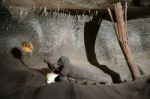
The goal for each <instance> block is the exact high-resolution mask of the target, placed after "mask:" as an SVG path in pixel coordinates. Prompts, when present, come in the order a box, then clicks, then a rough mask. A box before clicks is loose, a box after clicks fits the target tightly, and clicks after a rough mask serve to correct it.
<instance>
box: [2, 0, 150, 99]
mask: <svg viewBox="0 0 150 99" xmlns="http://www.w3.org/2000/svg"><path fill="white" fill-rule="evenodd" d="M6 1H7V0H6ZM0 12H1V13H2V14H1V16H0V23H1V24H0V49H1V51H0V60H1V61H0V78H1V80H0V88H1V89H0V99H9V98H11V99H21V98H23V99H24V98H25V99H27V96H28V99H33V98H36V99H47V98H49V97H51V98H52V99H61V98H62V99H63V98H64V99H70V98H75V99H84V98H85V99H98V98H99V97H101V98H102V99H108V98H110V97H111V98H112V97H113V98H115V99H120V97H121V98H122V97H124V98H130V99H132V98H135V97H137V99H149V98H150V85H149V84H150V83H149V76H147V75H150V68H149V66H150V62H149V61H150V51H149V49H150V44H149V43H150V40H149V39H150V32H149V27H150V18H149V17H147V18H145V17H144V18H136V19H131V20H129V21H128V39H129V44H130V47H131V49H132V52H133V54H134V56H135V60H136V62H137V64H138V66H139V67H140V68H141V69H142V70H143V72H144V75H145V76H147V77H145V78H143V79H142V80H137V81H135V82H129V83H123V84H115V85H111V86H106V85H96V86H93V85H82V84H80V83H74V82H71V83H70V82H60V83H56V84H50V85H46V83H45V80H46V78H45V76H43V75H42V74H40V73H39V72H37V71H35V70H29V69H27V68H26V67H25V65H23V64H22V62H21V61H20V60H19V59H16V58H14V56H13V55H12V53H11V51H12V49H13V48H15V47H17V48H18V49H20V44H21V42H22V41H31V42H32V43H33V46H34V51H35V52H38V53H39V54H40V55H42V56H44V57H45V58H47V59H48V60H49V61H50V62H51V63H55V62H57V60H58V59H59V57H61V56H67V57H69V59H70V60H71V63H72V64H73V65H74V66H77V67H79V68H82V69H83V70H85V71H87V70H88V71H89V72H91V73H93V75H99V76H100V77H101V78H102V79H105V80H107V81H109V82H110V83H112V82H113V81H112V79H115V78H112V77H114V76H112V75H113V74H117V75H119V76H120V78H121V80H122V81H123V82H124V81H131V73H130V71H129V69H128V66H127V64H126V61H125V59H124V56H123V54H122V52H121V50H120V47H119V45H118V43H117V39H116V35H115V32H114V29H113V26H112V23H111V22H110V21H109V20H104V19H103V20H102V21H101V18H99V17H93V16H92V15H76V16H75V15H68V14H64V13H59V14H58V13H57V12H51V13H49V14H48V15H45V14H43V15H41V14H38V13H36V14H35V13H34V11H33V10H32V11H30V10H29V9H27V8H24V7H16V6H11V7H10V8H9V9H7V8H1V9H0ZM26 12H27V13H26ZM21 52H22V60H23V61H24V63H25V64H26V65H27V66H28V67H30V68H33V69H42V68H48V67H47V65H46V64H45V63H44V62H43V60H42V59H41V58H40V57H39V56H38V55H36V54H35V53H33V55H29V54H27V53H24V52H23V51H21ZM101 64H104V65H106V66H102V65H101ZM94 65H96V66H99V67H100V68H102V70H100V69H98V68H96V67H95V66H94ZM83 72H84V71H83ZM115 77H116V76H115ZM117 77H118V76H117ZM116 79H119V78H116ZM79 88H80V90H79ZM57 89H59V90H57ZM60 89H62V90H60ZM90 90H92V91H90ZM57 94H58V95H57Z"/></svg>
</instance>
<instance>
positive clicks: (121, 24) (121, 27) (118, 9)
mask: <svg viewBox="0 0 150 99" xmlns="http://www.w3.org/2000/svg"><path fill="white" fill-rule="evenodd" d="M114 6H115V15H116V21H117V26H115V24H114V23H113V24H114V27H115V30H116V34H117V38H118V41H119V45H120V47H121V50H122V52H123V54H124V56H125V59H126V61H127V64H128V66H129V68H130V71H131V74H132V76H133V79H134V80H135V79H137V78H139V77H140V72H139V69H138V66H137V65H136V63H135V61H134V57H133V55H132V52H131V49H130V47H129V46H128V40H127V31H126V29H127V27H126V26H127V25H126V22H125V20H124V14H123V12H124V11H123V9H122V5H121V3H120V2H119V3H116V4H115V5H114ZM108 12H109V14H110V17H111V20H112V22H113V17H112V14H111V11H110V9H108Z"/></svg>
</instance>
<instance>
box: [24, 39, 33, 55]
mask: <svg viewBox="0 0 150 99" xmlns="http://www.w3.org/2000/svg"><path fill="white" fill-rule="evenodd" d="M21 48H22V50H23V51H25V52H27V53H31V52H32V51H33V45H32V43H31V42H27V41H23V42H22V43H21Z"/></svg>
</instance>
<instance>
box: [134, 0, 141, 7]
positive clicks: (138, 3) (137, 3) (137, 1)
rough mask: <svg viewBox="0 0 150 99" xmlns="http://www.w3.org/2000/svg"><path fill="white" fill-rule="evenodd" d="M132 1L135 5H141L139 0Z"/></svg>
mask: <svg viewBox="0 0 150 99" xmlns="http://www.w3.org/2000/svg"><path fill="white" fill-rule="evenodd" d="M132 3H133V4H134V5H136V6H141V2H140V0H132Z"/></svg>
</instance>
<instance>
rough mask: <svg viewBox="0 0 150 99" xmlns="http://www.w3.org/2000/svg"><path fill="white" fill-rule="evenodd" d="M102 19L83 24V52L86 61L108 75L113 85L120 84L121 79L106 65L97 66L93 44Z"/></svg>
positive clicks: (94, 19)
mask: <svg viewBox="0 0 150 99" xmlns="http://www.w3.org/2000/svg"><path fill="white" fill-rule="evenodd" d="M101 22H102V19H101V18H100V17H98V16H95V17H94V18H93V19H92V20H91V21H89V22H86V23H85V27H84V42H85V50H86V54H87V59H88V61H89V62H90V63H91V64H92V65H94V66H96V67H97V68H99V69H101V70H102V71H104V72H105V73H107V74H109V75H110V76H111V78H112V80H113V82H114V83H121V78H120V75H119V74H118V73H116V72H115V71H113V70H111V69H109V68H108V67H107V66H106V65H101V64H99V62H98V60H97V58H96V54H95V42H96V37H97V34H98V31H99V28H100V24H101Z"/></svg>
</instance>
